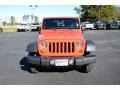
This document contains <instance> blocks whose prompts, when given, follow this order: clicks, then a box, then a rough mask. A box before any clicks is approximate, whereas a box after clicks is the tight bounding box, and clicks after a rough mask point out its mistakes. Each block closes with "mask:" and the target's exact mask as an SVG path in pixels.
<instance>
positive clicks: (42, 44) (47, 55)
mask: <svg viewBox="0 0 120 90" xmlns="http://www.w3.org/2000/svg"><path fill="white" fill-rule="evenodd" d="M95 49H96V47H95V44H94V43H93V42H92V41H90V40H85V38H84V36H83V32H82V30H81V26H80V21H79V18H78V17H47V18H44V19H43V21H42V25H41V28H40V34H39V37H38V40H37V41H35V42H32V43H30V44H28V46H27V51H28V56H27V60H28V63H29V64H30V66H31V70H33V69H35V68H34V67H33V65H39V66H49V67H76V68H77V69H80V68H82V69H83V71H84V72H90V71H91V69H92V67H93V64H94V63H95V61H96V55H95V53H94V52H95Z"/></svg>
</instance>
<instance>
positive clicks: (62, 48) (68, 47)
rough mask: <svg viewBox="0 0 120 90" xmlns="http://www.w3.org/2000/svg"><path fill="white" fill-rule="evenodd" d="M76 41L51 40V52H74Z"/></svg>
mask: <svg viewBox="0 0 120 90" xmlns="http://www.w3.org/2000/svg"><path fill="white" fill-rule="evenodd" d="M74 51H75V44H74V42H49V53H73V52H74Z"/></svg>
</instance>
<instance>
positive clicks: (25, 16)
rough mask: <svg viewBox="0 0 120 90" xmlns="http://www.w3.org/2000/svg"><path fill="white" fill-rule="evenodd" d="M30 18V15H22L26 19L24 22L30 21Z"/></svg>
mask: <svg viewBox="0 0 120 90" xmlns="http://www.w3.org/2000/svg"><path fill="white" fill-rule="evenodd" d="M29 18H30V16H29V15H23V17H22V21H24V22H28V21H29Z"/></svg>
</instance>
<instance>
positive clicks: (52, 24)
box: [43, 18, 80, 29]
mask: <svg viewBox="0 0 120 90" xmlns="http://www.w3.org/2000/svg"><path fill="white" fill-rule="evenodd" d="M79 28H80V26H79V20H78V19H76V18H51V19H44V21H43V29H79Z"/></svg>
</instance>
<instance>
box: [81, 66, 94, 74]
mask: <svg viewBox="0 0 120 90" xmlns="http://www.w3.org/2000/svg"><path fill="white" fill-rule="evenodd" d="M92 68H93V64H87V65H83V66H81V70H82V72H84V73H89V72H91V71H92Z"/></svg>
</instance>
